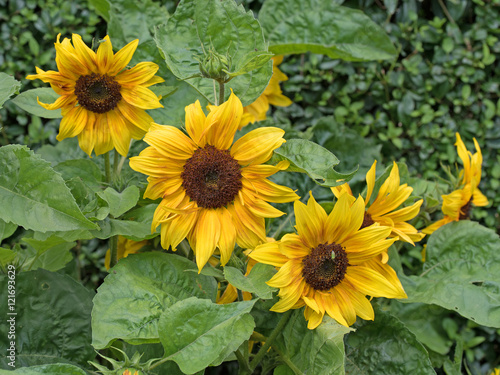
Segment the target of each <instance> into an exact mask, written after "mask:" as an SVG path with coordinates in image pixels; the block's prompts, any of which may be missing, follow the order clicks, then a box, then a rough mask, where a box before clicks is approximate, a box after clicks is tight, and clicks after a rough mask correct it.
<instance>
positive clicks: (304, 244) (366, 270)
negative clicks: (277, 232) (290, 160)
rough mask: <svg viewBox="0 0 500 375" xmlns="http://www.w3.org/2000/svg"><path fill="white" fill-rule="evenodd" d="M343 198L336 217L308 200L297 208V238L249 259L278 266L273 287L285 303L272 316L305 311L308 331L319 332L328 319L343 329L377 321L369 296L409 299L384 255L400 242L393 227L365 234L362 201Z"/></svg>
mask: <svg viewBox="0 0 500 375" xmlns="http://www.w3.org/2000/svg"><path fill="white" fill-rule="evenodd" d="M351 198H352V197H351V196H349V195H348V194H342V195H341V196H340V197H339V199H338V201H337V203H336V204H335V206H334V208H333V210H332V212H331V213H330V214H329V215H327V214H326V212H325V210H324V209H323V207H321V206H320V205H319V204H318V203H316V201H315V200H314V198H313V196H312V195H311V197H310V198H309V201H308V203H307V205H305V204H303V203H302V202H300V201H296V202H295V203H294V209H295V216H296V220H297V223H296V226H295V228H296V229H297V234H286V235H285V236H283V238H282V239H281V240H280V241H276V242H271V243H265V244H262V245H260V246H257V247H256V248H255V250H254V251H252V252H251V253H250V254H249V257H250V258H253V259H255V260H257V261H258V262H261V263H266V264H271V265H273V266H276V267H279V271H278V273H276V274H275V275H274V276H273V278H272V279H271V280H269V281H268V283H267V284H268V285H270V286H272V287H275V288H279V289H280V291H279V293H278V296H279V297H280V300H279V301H278V302H277V303H276V304H275V305H274V306H273V307H272V308H271V310H272V311H276V312H285V311H287V310H290V309H297V308H300V307H302V306H304V305H305V306H306V307H305V310H304V316H305V318H306V320H307V321H308V325H307V326H308V328H309V329H314V328H316V327H317V326H318V325H319V324H320V323H321V321H322V319H323V316H324V314H325V313H326V314H328V315H329V316H330V317H332V318H333V319H335V320H336V321H337V322H339V323H340V324H342V325H344V326H350V325H352V324H353V323H354V322H355V321H356V316H360V317H361V318H363V319H369V320H373V318H374V312H373V308H372V306H371V304H370V301H369V300H368V299H367V298H366V295H369V296H371V297H386V298H406V293H405V292H404V290H403V287H402V285H401V283H400V281H399V279H398V277H397V275H396V272H395V271H394V270H393V269H392V268H391V267H390V266H389V265H387V264H386V263H385V262H384V261H383V254H384V253H386V252H387V249H388V248H389V246H390V245H391V244H392V243H394V241H396V240H397V238H392V239H388V238H387V237H388V236H389V234H390V233H391V228H390V227H385V226H381V225H379V224H378V223H375V224H374V225H371V226H369V227H366V228H363V229H360V227H361V225H362V223H363V218H364V212H365V204H364V201H363V199H362V198H361V197H359V198H358V199H356V200H355V201H354V202H352V199H351Z"/></svg>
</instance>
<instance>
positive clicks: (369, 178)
mask: <svg viewBox="0 0 500 375" xmlns="http://www.w3.org/2000/svg"><path fill="white" fill-rule="evenodd" d="M376 171H377V161H376V160H375V161H374V162H373V164H372V166H371V168H370V170H369V171H368V173H367V174H366V187H367V190H366V198H365V205H368V202H370V198H371V196H372V193H373V188H374V187H375V179H376V174H375V173H376Z"/></svg>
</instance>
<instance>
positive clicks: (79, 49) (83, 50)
mask: <svg viewBox="0 0 500 375" xmlns="http://www.w3.org/2000/svg"><path fill="white" fill-rule="evenodd" d="M72 40H73V45H74V46H75V52H76V55H77V56H78V58H79V59H80V61H82V62H83V63H84V64H85V65H86V66H87V69H88V70H90V71H92V72H97V69H96V54H95V52H94V51H92V50H91V49H90V48H89V47H87V45H86V44H85V43H84V42H83V40H82V37H81V36H80V35H78V34H73V35H72Z"/></svg>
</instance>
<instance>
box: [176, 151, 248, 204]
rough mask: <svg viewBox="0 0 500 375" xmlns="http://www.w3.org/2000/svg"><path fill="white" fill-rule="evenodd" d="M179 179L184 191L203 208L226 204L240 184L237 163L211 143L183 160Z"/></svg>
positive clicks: (234, 195) (232, 199) (231, 199)
mask: <svg viewBox="0 0 500 375" xmlns="http://www.w3.org/2000/svg"><path fill="white" fill-rule="evenodd" d="M181 178H182V186H183V187H184V189H185V190H186V194H187V195H188V196H189V198H191V199H192V200H193V201H195V202H196V203H197V204H198V206H199V207H203V208H220V207H224V206H226V205H227V204H229V203H231V202H232V201H234V199H235V198H236V196H237V195H238V192H239V191H240V190H241V188H242V186H243V185H242V183H241V170H240V165H239V164H238V162H237V161H236V160H235V159H234V158H233V157H232V156H231V155H230V153H229V150H219V149H217V148H215V147H214V146H211V145H207V146H205V147H203V148H199V149H197V150H196V151H195V152H194V154H193V156H191V158H189V159H188V160H187V161H186V164H185V165H184V171H183V172H182V173H181Z"/></svg>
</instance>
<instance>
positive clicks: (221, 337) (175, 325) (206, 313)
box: [158, 298, 256, 374]
mask: <svg viewBox="0 0 500 375" xmlns="http://www.w3.org/2000/svg"><path fill="white" fill-rule="evenodd" d="M255 301H256V300H253V301H244V302H236V303H231V304H227V305H217V304H215V303H213V302H210V301H208V300H200V299H198V298H189V299H186V300H184V301H180V302H177V303H176V304H174V305H172V306H170V307H169V308H168V309H166V310H165V312H164V313H163V314H162V316H161V317H160V322H159V325H158V328H159V333H160V339H161V343H162V344H163V347H164V348H165V357H166V358H168V359H171V360H172V361H175V362H176V363H177V364H178V365H179V368H180V369H181V370H182V371H183V372H184V373H186V374H194V373H196V372H197V371H201V370H203V369H204V368H205V367H207V366H208V365H210V364H212V365H214V366H217V365H219V364H221V363H222V362H223V361H224V359H225V358H226V357H227V356H228V355H229V354H231V353H232V352H234V351H235V350H236V349H238V347H239V346H240V345H241V344H242V343H243V342H244V341H245V340H248V338H249V337H250V335H251V334H252V332H253V329H254V327H255V323H254V320H253V318H252V316H251V315H250V310H251V309H252V307H253V305H254V303H255Z"/></svg>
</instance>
